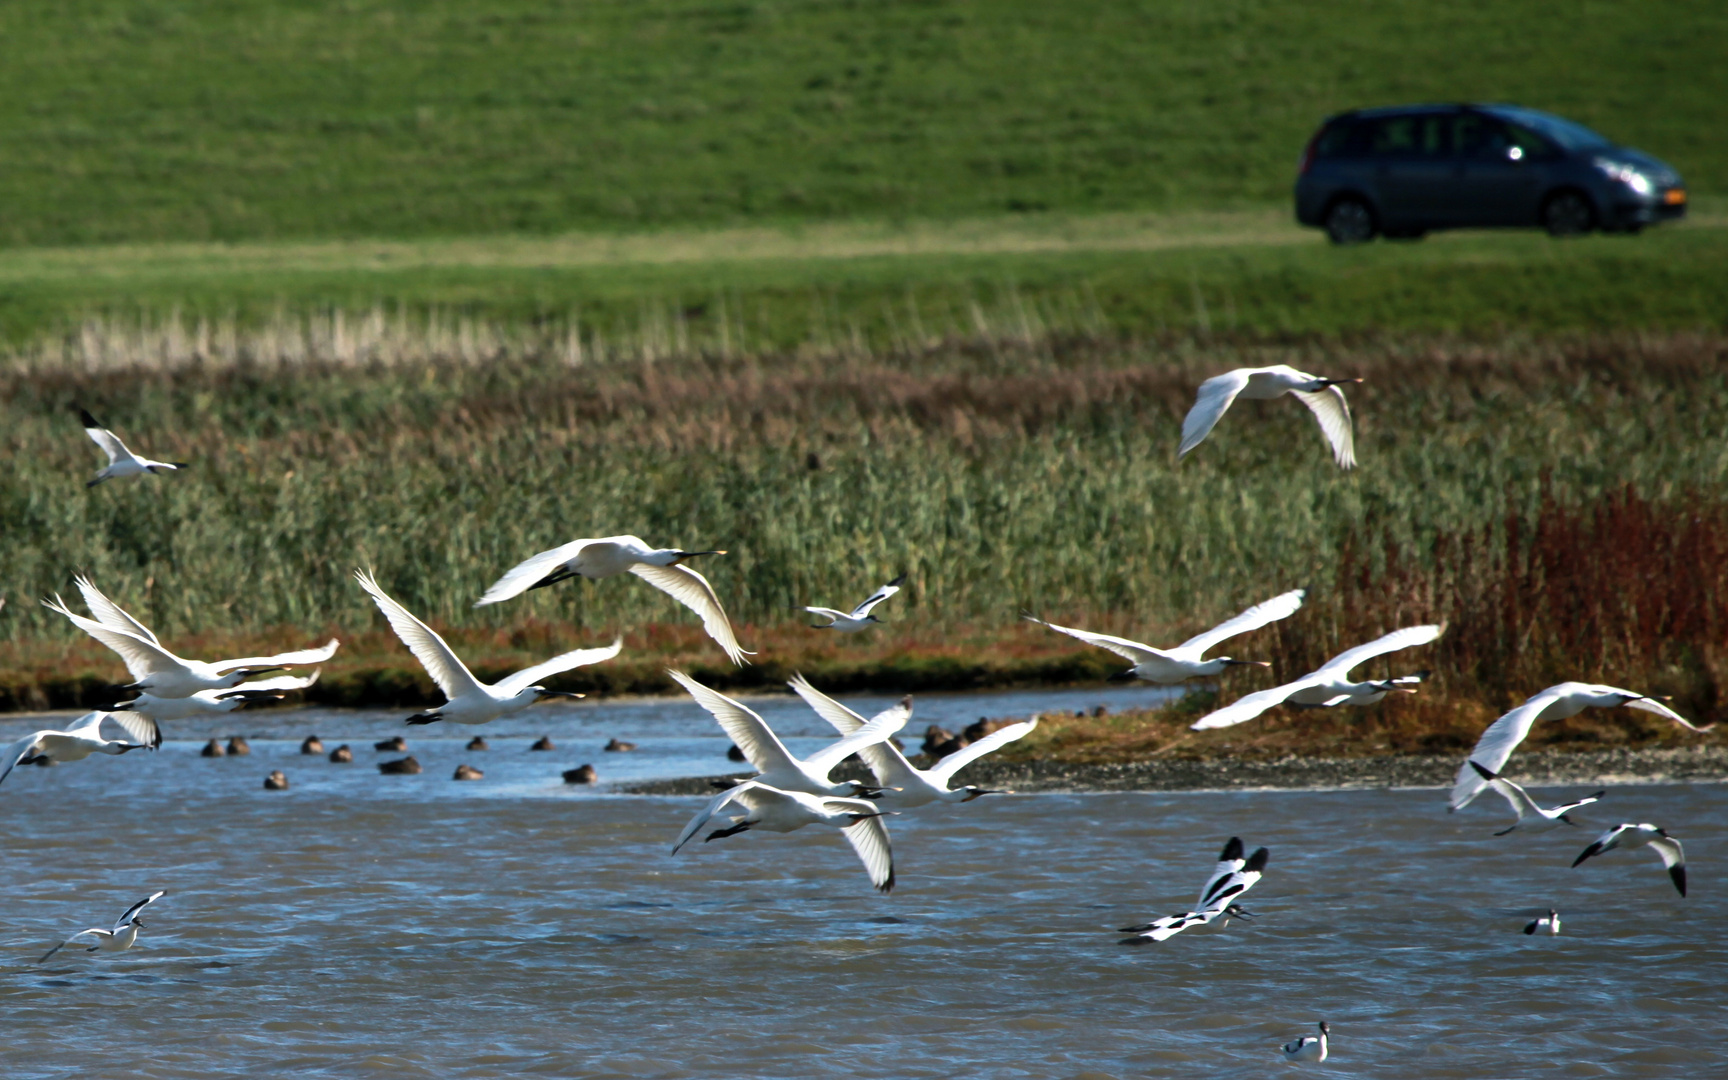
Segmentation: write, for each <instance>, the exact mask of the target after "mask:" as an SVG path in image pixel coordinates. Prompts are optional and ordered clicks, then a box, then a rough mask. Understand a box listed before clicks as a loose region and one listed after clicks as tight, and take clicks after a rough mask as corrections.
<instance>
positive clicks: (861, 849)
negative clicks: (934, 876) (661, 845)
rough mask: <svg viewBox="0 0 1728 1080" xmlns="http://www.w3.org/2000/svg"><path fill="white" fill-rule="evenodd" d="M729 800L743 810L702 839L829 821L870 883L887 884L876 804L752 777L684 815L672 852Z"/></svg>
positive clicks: (887, 856)
mask: <svg viewBox="0 0 1728 1080" xmlns="http://www.w3.org/2000/svg"><path fill="white" fill-rule="evenodd" d="M734 804H736V805H738V806H740V807H742V808H743V810H744V816H743V817H742V818H733V819H732V824H731V825H730V826H728V827H727V828H723V829H715V830H714V831H713V832H711V833H709V834H708V835H707V837H705V838H704V840H703V843H707V841H709V840H718V839H721V838H722V837H727V836H736V835H737V834H739V833H741V832H746V831H748V830H750V829H766V830H768V831H769V832H779V833H787V832H793V831H795V830H797V829H802V828H803V827H804V826H806V825H830V826H833V827H834V828H837V829H839V830H840V835H841V836H844V837H845V838H846V842H847V843H849V844H851V845H852V850H853V851H855V852H857V853H858V861H859V862H862V863H863V864H864V869H865V871H866V872H867V873H868V874H869V875H870V884H872V885H874V886H875V887H876V889H877V891H878V892H891V891H892V890H893V888H894V850H893V848H892V847H891V846H890V844H889V842H888V829H887V827H886V826H884V825H883V824H882V810H881V809H879V808H878V807H877V806H876V804H875V803H873V802H870V801H869V800H868V799H842V798H836V797H834V796H818V795H809V794H806V793H804V792H802V791H781V790H780V789H779V788H774V787H769V786H768V785H767V784H762V783H758V782H756V781H755V780H745V781H744V782H742V783H740V784H736V785H734V786H732V787H729V788H727V789H726V790H725V791H722V792H721V793H720V794H718V795H716V796H714V798H713V799H712V800H711V801H710V802H709V803H708V805H707V806H705V807H703V808H702V809H701V810H700V811H699V812H698V813H697V814H696V816H695V817H693V818H691V819H690V824H688V825H686V826H684V831H683V832H682V833H680V834H679V836H678V842H677V843H676V844H673V845H672V854H674V855H676V854H678V849H679V848H681V847H683V846H684V845H685V844H686V843H688V842H689V840H690V838H691V837H692V836H695V835H696V831H697V830H698V829H700V828H702V826H704V825H706V824H707V823H708V822H710V821H712V820H713V819H714V817H715V815H717V814H719V813H720V812H721V811H722V810H724V809H726V808H727V807H728V806H732V805H734Z"/></svg>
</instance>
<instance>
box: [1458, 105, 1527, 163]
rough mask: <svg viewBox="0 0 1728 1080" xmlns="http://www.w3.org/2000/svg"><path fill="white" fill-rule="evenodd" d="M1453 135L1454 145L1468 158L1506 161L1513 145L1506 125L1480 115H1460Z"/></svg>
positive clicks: (1520, 155)
mask: <svg viewBox="0 0 1728 1080" xmlns="http://www.w3.org/2000/svg"><path fill="white" fill-rule="evenodd" d="M1452 135H1453V145H1454V146H1456V147H1457V148H1458V152H1459V153H1460V154H1462V155H1463V156H1465V157H1468V158H1494V159H1505V158H1506V157H1508V156H1509V155H1508V154H1507V151H1508V150H1509V149H1511V148H1512V145H1513V143H1512V136H1511V133H1510V132H1508V131H1507V130H1506V125H1505V124H1502V123H1501V122H1500V121H1498V120H1495V119H1493V118H1492V117H1487V116H1482V115H1480V114H1478V113H1460V114H1459V115H1458V118H1457V119H1456V120H1454V121H1453V123H1452ZM1518 156H1519V157H1522V156H1523V154H1519V155H1518Z"/></svg>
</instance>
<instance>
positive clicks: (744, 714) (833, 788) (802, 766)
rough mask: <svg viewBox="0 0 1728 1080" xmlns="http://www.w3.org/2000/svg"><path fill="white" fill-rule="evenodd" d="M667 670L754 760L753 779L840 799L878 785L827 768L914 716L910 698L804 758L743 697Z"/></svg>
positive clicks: (745, 754)
mask: <svg viewBox="0 0 1728 1080" xmlns="http://www.w3.org/2000/svg"><path fill="white" fill-rule="evenodd" d="M667 674H668V675H671V676H672V678H673V679H675V680H677V682H678V684H679V685H680V686H682V687H683V688H684V689H686V690H688V691H690V696H691V697H693V698H695V699H696V703H697V704H698V705H700V706H702V707H703V708H704V709H707V710H708V712H709V713H710V714H712V715H713V717H714V719H715V720H718V721H719V722H720V727H721V728H722V729H724V730H725V732H726V734H727V735H728V736H729V737H730V738H731V739H732V742H733V744H734V745H736V746H737V747H738V749H739V750H742V751H743V752H744V756H745V757H746V758H747V759H749V762H750V764H752V765H754V766H756V772H757V775H756V776H755V777H754V778H753V779H755V780H758V781H760V782H761V783H762V784H764V785H766V786H768V787H772V788H778V789H780V790H783V791H792V792H804V793H807V794H810V795H829V796H836V797H841V798H844V797H849V796H858V795H867V794H868V795H874V794H876V789H875V788H873V787H867V786H865V785H863V784H859V783H855V782H854V781H851V780H842V781H841V782H839V783H837V784H836V783H834V782H832V781H831V780H829V779H828V773H829V772H830V771H832V770H833V768H834V766H836V765H838V764H840V763H841V762H842V761H844V760H846V759H847V758H849V757H851V756H852V755H853V754H855V753H857V752H858V751H860V750H862V749H863V748H864V747H866V746H871V745H874V744H876V743H879V742H881V741H883V740H884V739H887V738H888V737H889V736H891V735H893V734H894V733H895V732H896V731H899V730H900V729H901V728H903V727H905V726H906V721H907V720H908V719H910V718H911V716H912V701H911V699H910V698H906V699H904V700H902V701H901V702H900V704H899V705H896V706H895V707H894V708H892V709H889V710H888V711H887V712H884V713H883V714H882V715H880V716H878V717H876V718H875V719H874V720H872V721H870V722H869V723H868V724H865V725H864V726H863V727H861V728H859V729H858V730H856V731H854V732H853V733H852V734H850V735H848V736H846V737H845V738H843V739H838V740H836V741H834V742H831V743H829V744H828V745H827V746H824V747H823V748H822V749H820V750H818V751H817V752H816V753H814V754H811V755H810V756H809V757H807V758H805V759H803V760H802V761H800V760H799V759H797V758H795V757H793V756H792V754H791V752H790V751H789V750H787V749H786V746H785V744H784V743H782V742H781V741H780V739H779V737H778V736H776V735H775V734H774V731H773V729H771V728H770V727H769V726H768V724H767V721H765V720H763V719H762V717H760V716H758V715H757V714H756V713H755V712H754V711H752V710H751V709H750V708H749V707H748V706H746V705H744V704H743V703H742V702H738V701H734V700H733V699H731V698H729V697H727V696H726V695H725V694H722V693H720V692H719V691H717V690H710V689H709V688H708V687H706V686H703V685H702V684H701V683H699V682H697V681H696V680H695V679H692V678H691V677H690V676H688V675H686V674H684V673H683V672H682V671H669V672H667Z"/></svg>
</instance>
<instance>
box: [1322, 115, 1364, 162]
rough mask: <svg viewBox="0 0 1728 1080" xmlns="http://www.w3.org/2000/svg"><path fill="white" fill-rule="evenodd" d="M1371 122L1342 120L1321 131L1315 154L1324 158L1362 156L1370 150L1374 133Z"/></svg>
mask: <svg viewBox="0 0 1728 1080" xmlns="http://www.w3.org/2000/svg"><path fill="white" fill-rule="evenodd" d="M1372 126H1373V125H1371V124H1362V123H1357V122H1355V121H1351V120H1340V121H1338V122H1337V123H1335V124H1333V125H1332V126H1331V127H1329V128H1327V129H1326V130H1325V131H1324V132H1322V133H1321V135H1320V139H1319V141H1318V142H1316V143H1315V144H1314V156H1315V157H1322V158H1350V157H1361V156H1363V155H1364V154H1366V153H1368V152H1369V140H1370V138H1371V137H1372V135H1373V131H1372V130H1371V129H1372Z"/></svg>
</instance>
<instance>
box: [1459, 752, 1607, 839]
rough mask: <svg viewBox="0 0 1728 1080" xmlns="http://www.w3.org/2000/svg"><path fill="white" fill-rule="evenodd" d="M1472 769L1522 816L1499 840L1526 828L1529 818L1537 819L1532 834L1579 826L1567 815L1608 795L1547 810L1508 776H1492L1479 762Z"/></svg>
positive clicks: (1513, 810) (1598, 793)
mask: <svg viewBox="0 0 1728 1080" xmlns="http://www.w3.org/2000/svg"><path fill="white" fill-rule="evenodd" d="M1470 765H1471V767H1472V768H1474V769H1475V770H1476V772H1477V774H1478V775H1480V776H1481V777H1482V779H1484V780H1486V781H1488V786H1489V787H1491V788H1493V789H1494V790H1495V791H1498V792H1499V793H1500V794H1501V795H1502V796H1503V797H1504V798H1505V799H1506V801H1507V803H1509V804H1511V807H1512V812H1513V813H1515V814H1517V815H1518V820H1517V821H1515V822H1513V823H1512V825H1511V826H1510V827H1509V828H1505V829H1501V830H1500V831H1499V832H1497V833H1495V834H1494V835H1495V836H1505V835H1506V834H1507V833H1509V832H1511V831H1512V830H1513V829H1516V828H1517V827H1518V826H1520V825H1522V824H1524V819H1525V818H1526V817H1534V818H1535V819H1536V821H1535V822H1534V823H1533V824H1532V825H1531V827H1530V831H1532V832H1545V831H1547V830H1548V829H1552V828H1553V827H1554V826H1556V825H1558V824H1559V823H1560V822H1562V821H1564V822H1565V823H1566V824H1568V825H1577V824H1578V823H1577V822H1576V821H1573V820H1572V819H1571V818H1569V817H1567V816H1566V815H1567V814H1568V813H1570V812H1571V811H1573V810H1576V809H1578V808H1579V807H1580V806H1589V805H1590V804H1591V803H1593V802H1596V801H1598V800H1600V799H1601V798H1602V796H1604V795H1606V794H1607V792H1605V791H1598V792H1597V793H1596V794H1594V795H1586V796H1584V797H1583V798H1582V799H1579V800H1578V801H1577V802H1569V803H1561V804H1560V805H1559V806H1553V807H1543V806H1541V805H1539V804H1538V803H1537V802H1536V800H1535V799H1532V798H1531V797H1530V793H1529V792H1528V791H1525V790H1524V789H1523V788H1521V787H1519V786H1518V785H1517V784H1514V783H1513V782H1512V781H1510V780H1508V779H1506V778H1505V777H1504V776H1501V775H1500V774H1498V773H1495V772H1491V771H1489V770H1488V769H1484V768H1483V767H1482V766H1481V765H1480V764H1478V763H1477V762H1475V761H1472V762H1470Z"/></svg>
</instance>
